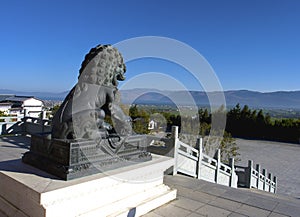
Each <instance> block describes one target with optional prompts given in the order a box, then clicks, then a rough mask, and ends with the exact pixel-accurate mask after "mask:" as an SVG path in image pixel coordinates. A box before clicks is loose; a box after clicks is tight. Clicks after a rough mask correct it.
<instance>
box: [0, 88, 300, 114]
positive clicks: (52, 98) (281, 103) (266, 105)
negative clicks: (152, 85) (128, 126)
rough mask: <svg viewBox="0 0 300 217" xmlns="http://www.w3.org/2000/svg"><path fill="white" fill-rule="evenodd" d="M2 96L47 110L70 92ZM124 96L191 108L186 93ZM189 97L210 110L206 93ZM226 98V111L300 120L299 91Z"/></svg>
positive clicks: (228, 94)
mask: <svg viewBox="0 0 300 217" xmlns="http://www.w3.org/2000/svg"><path fill="white" fill-rule="evenodd" d="M141 93H142V94H141ZM143 93H144V94H143ZM0 94H6V95H9V94H14V95H22V96H34V97H36V98H39V99H41V100H43V101H44V102H45V104H46V105H47V106H51V105H55V104H58V103H60V102H61V101H63V100H64V98H65V97H66V95H67V94H68V91H64V92H61V93H51V92H23V91H14V90H4V89H0ZM121 94H122V97H121V100H122V103H123V104H140V105H156V106H162V105H167V106H170V107H176V105H175V104H174V102H173V101H172V100H171V99H172V98H174V97H176V99H177V102H176V103H177V104H180V105H185V106H189V105H190V104H191V103H190V101H189V99H187V97H186V94H187V92H186V91H161V90H156V89H130V90H121ZM188 94H189V95H190V96H192V98H193V99H194V101H195V104H196V105H197V106H198V107H209V100H208V97H207V94H206V93H205V92H204V91H189V92H188ZM224 96H225V99H226V106H227V108H232V107H234V106H235V105H237V104H238V103H239V104H240V105H241V106H243V105H248V106H249V107H250V108H253V109H263V110H264V111H266V112H268V113H269V114H270V115H271V116H273V117H288V118H299V116H300V91H276V92H257V91H249V90H232V91H224Z"/></svg>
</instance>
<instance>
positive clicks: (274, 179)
mask: <svg viewBox="0 0 300 217" xmlns="http://www.w3.org/2000/svg"><path fill="white" fill-rule="evenodd" d="M273 181H274V183H275V186H274V194H275V193H276V192H277V176H274V178H273Z"/></svg>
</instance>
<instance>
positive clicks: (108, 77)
mask: <svg viewBox="0 0 300 217" xmlns="http://www.w3.org/2000/svg"><path fill="white" fill-rule="evenodd" d="M125 72H126V66H125V64H124V61H123V57H122V55H121V54H120V53H119V51H118V50H117V49H116V48H114V47H112V46H111V45H98V46H97V47H95V48H92V49H91V50H90V52H89V53H88V54H87V55H86V56H85V59H84V61H83V62H82V64H81V68H80V70H79V76H78V79H79V80H80V82H84V83H90V84H97V85H104V86H115V87H116V86H117V85H118V82H117V80H119V81H123V80H124V79H125V75H124V74H125Z"/></svg>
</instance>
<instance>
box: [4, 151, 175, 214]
mask: <svg viewBox="0 0 300 217" xmlns="http://www.w3.org/2000/svg"><path fill="white" fill-rule="evenodd" d="M152 158H153V159H152V160H151V161H147V162H142V163H139V164H134V165H129V166H127V167H123V168H118V169H113V170H109V171H108V172H106V173H100V174H96V175H90V176H86V177H83V178H78V179H74V180H70V181H67V182H66V181H63V180H58V179H53V178H50V177H53V176H47V174H46V173H44V172H42V171H41V174H39V172H38V171H39V170H37V169H35V168H33V167H30V166H28V165H26V164H22V163H20V164H18V165H19V166H20V167H22V166H23V167H24V168H25V169H24V168H19V171H27V172H26V173H25V172H18V169H17V168H16V167H14V168H10V166H11V165H10V164H7V168H5V169H4V170H0V183H1V184H0V215H1V213H4V214H5V215H7V216H18V217H25V216H26V217H28V216H39V217H43V216H47V217H54V216H55V217H57V216H65V217H74V216H85V217H87V216H127V215H128V213H129V212H130V213H131V214H134V213H135V216H140V215H143V214H145V213H147V212H149V211H150V210H152V209H155V208H157V207H158V206H161V205H163V204H165V203H167V202H169V201H170V200H173V199H174V198H175V197H176V190H172V189H170V188H169V187H168V186H166V185H164V184H163V172H164V171H165V170H166V169H167V168H169V167H170V166H172V165H173V164H174V159H172V158H168V157H164V156H158V155H152ZM3 167H4V166H3V165H2V168H3ZM30 168H31V169H30ZM29 170H32V172H30V171H29ZM129 216H130V215H129ZM132 216H133V215H132Z"/></svg>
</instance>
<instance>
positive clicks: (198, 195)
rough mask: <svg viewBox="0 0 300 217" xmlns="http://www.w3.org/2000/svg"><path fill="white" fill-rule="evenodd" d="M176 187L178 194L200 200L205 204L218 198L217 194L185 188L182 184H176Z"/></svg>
mask: <svg viewBox="0 0 300 217" xmlns="http://www.w3.org/2000/svg"><path fill="white" fill-rule="evenodd" d="M175 188H176V189H177V195H178V196H183V197H186V198H189V199H191V200H195V201H199V202H202V203H205V204H206V203H208V202H210V201H212V200H214V199H216V196H213V195H210V194H206V193H202V192H200V191H194V190H191V189H189V188H185V187H181V186H176V187H175Z"/></svg>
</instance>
